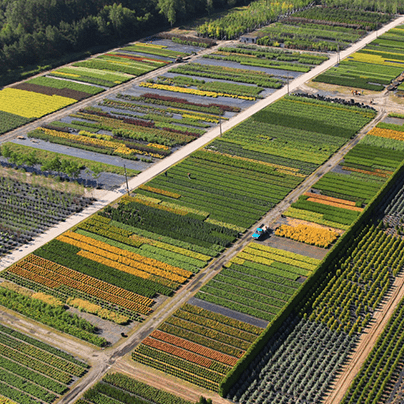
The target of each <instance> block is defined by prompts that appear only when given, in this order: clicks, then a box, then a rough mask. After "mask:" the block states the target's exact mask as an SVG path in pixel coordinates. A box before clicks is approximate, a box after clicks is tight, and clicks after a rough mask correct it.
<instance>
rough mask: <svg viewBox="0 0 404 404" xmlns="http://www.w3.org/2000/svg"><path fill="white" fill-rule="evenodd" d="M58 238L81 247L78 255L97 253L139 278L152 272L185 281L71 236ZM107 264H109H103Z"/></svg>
mask: <svg viewBox="0 0 404 404" xmlns="http://www.w3.org/2000/svg"><path fill="white" fill-rule="evenodd" d="M58 240H60V241H63V242H64V243H67V244H71V245H74V246H75V247H78V248H80V249H81V251H80V252H79V253H78V254H79V255H82V256H85V255H83V254H82V253H92V254H93V255H97V256H99V257H101V258H102V259H105V260H106V261H105V262H107V260H108V261H109V262H111V261H112V262H115V263H117V264H119V263H120V264H123V266H122V267H121V268H120V269H121V270H122V271H125V272H128V273H131V274H132V275H136V276H139V277H141V278H145V279H149V278H150V276H151V274H154V275H156V276H158V277H161V279H162V280H168V281H174V282H178V283H184V282H185V281H186V278H185V279H184V278H183V277H181V276H179V275H176V274H172V273H171V272H165V271H163V270H161V269H159V268H156V267H153V266H150V265H147V264H144V263H141V262H139V261H135V260H132V259H130V258H127V257H124V256H122V255H118V254H115V253H113V252H109V251H107V250H104V249H102V248H99V247H96V246H93V245H91V244H86V243H84V242H82V241H77V240H75V239H73V238H70V237H65V236H63V235H62V236H59V237H58ZM90 259H91V258H90ZM96 261H97V262H100V263H104V262H103V261H99V260H98V259H97V260H96ZM105 265H109V266H111V265H110V264H105ZM112 266H113V267H114V268H117V266H116V265H112ZM160 283H162V284H166V282H160Z"/></svg>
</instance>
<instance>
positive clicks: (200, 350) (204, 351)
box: [150, 330, 238, 366]
mask: <svg viewBox="0 0 404 404" xmlns="http://www.w3.org/2000/svg"><path fill="white" fill-rule="evenodd" d="M150 337H153V338H155V339H158V340H160V341H164V342H167V343H169V344H171V345H176V346H178V347H179V348H184V349H186V350H187V351H191V352H194V353H196V354H199V355H203V356H206V357H207V358H209V359H213V360H215V361H217V362H221V363H224V364H226V365H230V366H234V365H235V364H236V363H237V360H238V359H237V358H234V357H232V356H229V355H225V354H223V353H221V352H218V351H215V350H213V349H210V348H206V347H204V346H203V345H199V344H196V343H194V342H191V341H188V340H186V339H183V338H179V337H176V336H174V335H171V334H167V333H165V332H162V331H159V330H156V331H154V332H153V333H152V334H151V335H150Z"/></svg>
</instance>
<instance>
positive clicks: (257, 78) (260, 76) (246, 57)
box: [140, 45, 327, 101]
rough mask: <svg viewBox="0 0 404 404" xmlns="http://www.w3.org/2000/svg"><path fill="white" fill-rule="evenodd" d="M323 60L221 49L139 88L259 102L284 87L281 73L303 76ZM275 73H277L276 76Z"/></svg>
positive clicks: (255, 49) (257, 50)
mask: <svg viewBox="0 0 404 404" xmlns="http://www.w3.org/2000/svg"><path fill="white" fill-rule="evenodd" d="M326 59H327V58H326V57H322V56H315V55H304V54H300V53H292V52H284V51H273V50H272V51H271V52H267V51H266V50H265V49H264V50H262V48H258V47H254V46H253V47H246V46H243V45H239V46H237V47H236V48H228V47H224V48H219V50H218V51H217V52H215V53H214V54H209V55H205V56H204V59H202V60H201V62H202V63H189V64H186V65H180V66H178V67H174V68H173V69H171V70H170V71H169V73H170V74H169V76H159V77H157V78H156V79H155V80H148V81H147V82H143V83H141V84H140V86H141V87H146V88H150V89H155V90H165V91H172V92H176V93H183V94H189V95H199V96H203V97H212V98H217V97H225V98H236V99H241V100H247V101H255V100H256V99H257V98H262V93H263V92H264V90H265V89H268V88H275V89H276V88H280V87H282V86H283V85H284V84H285V81H286V80H285V77H284V72H282V70H293V71H295V72H306V71H309V70H310V69H311V68H312V67H313V65H315V64H319V63H322V62H323V61H324V60H326ZM228 62H232V63H230V64H229V63H228ZM242 65H247V66H255V67H267V68H272V69H275V70H272V72H271V73H267V72H265V71H261V70H253V69H251V68H250V69H246V68H242ZM235 66H237V67H235ZM238 66H240V67H238ZM276 69H277V70H279V74H278V75H277V74H276ZM274 72H275V73H274ZM174 74H175V75H174Z"/></svg>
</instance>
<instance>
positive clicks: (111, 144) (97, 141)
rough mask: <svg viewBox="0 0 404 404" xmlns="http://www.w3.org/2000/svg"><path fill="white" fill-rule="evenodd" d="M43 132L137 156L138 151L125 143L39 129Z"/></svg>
mask: <svg viewBox="0 0 404 404" xmlns="http://www.w3.org/2000/svg"><path fill="white" fill-rule="evenodd" d="M38 129H40V130H41V131H42V132H44V133H46V134H47V135H50V136H54V137H60V138H63V139H68V140H73V141H75V142H81V143H85V144H90V145H94V146H102V147H108V148H110V149H114V150H116V149H119V150H122V152H124V154H135V153H136V152H137V151H136V150H133V149H129V148H127V147H126V146H125V145H124V144H123V143H116V142H112V141H110V140H103V139H97V138H93V137H88V136H83V135H72V134H70V133H66V132H59V131H57V130H53V129H47V128H42V127H41V128H38Z"/></svg>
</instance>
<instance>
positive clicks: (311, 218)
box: [284, 207, 349, 230]
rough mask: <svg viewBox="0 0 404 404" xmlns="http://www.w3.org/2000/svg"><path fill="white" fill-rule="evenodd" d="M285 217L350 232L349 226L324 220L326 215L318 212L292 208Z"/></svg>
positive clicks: (285, 213)
mask: <svg viewBox="0 0 404 404" xmlns="http://www.w3.org/2000/svg"><path fill="white" fill-rule="evenodd" d="M284 215H285V216H288V217H294V218H296V219H302V220H307V221H308V222H314V223H318V224H323V225H325V226H330V227H335V228H336V229H342V230H348V228H349V226H348V225H345V224H340V223H337V222H332V221H330V220H326V219H324V218H323V216H324V215H323V214H322V213H318V212H310V211H308V210H303V209H297V208H292V207H290V208H289V209H288V210H287V211H286V212H284Z"/></svg>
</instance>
